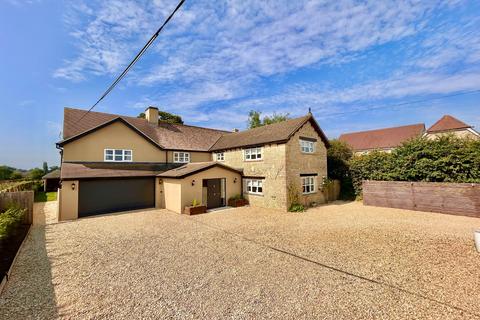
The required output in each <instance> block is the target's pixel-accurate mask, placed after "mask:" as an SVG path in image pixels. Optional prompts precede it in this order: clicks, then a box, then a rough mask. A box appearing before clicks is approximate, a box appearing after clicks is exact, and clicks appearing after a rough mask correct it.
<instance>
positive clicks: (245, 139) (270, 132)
mask: <svg viewBox="0 0 480 320" xmlns="http://www.w3.org/2000/svg"><path fill="white" fill-rule="evenodd" d="M307 121H311V123H312V125H313V126H314V128H315V129H316V130H317V132H318V134H319V135H320V137H321V138H322V140H323V141H324V143H325V144H326V145H327V146H328V145H329V142H328V139H327V137H326V136H325V134H324V133H323V131H322V130H321V129H320V127H319V126H318V124H317V122H316V121H315V119H314V118H313V117H312V116H311V115H310V114H309V115H306V116H303V117H300V118H295V119H290V120H287V121H283V122H279V123H274V124H270V125H266V126H262V127H258V128H254V129H250V130H245V131H240V132H234V133H229V134H225V135H223V136H222V137H221V138H220V139H218V141H217V142H216V143H215V144H214V145H213V147H212V148H211V150H212V151H215V150H226V149H232V148H239V147H247V146H255V145H263V144H267V143H275V142H284V141H287V140H288V139H289V138H290V137H291V136H292V135H293V134H294V133H295V132H297V130H298V129H300V128H301V127H302V126H303V125H304V124H305V123H306V122H307Z"/></svg>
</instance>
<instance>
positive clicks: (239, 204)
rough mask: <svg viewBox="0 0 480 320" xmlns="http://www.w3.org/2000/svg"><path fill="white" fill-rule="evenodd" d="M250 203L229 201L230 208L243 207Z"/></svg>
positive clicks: (236, 200) (237, 200) (235, 200)
mask: <svg viewBox="0 0 480 320" xmlns="http://www.w3.org/2000/svg"><path fill="white" fill-rule="evenodd" d="M247 204H248V201H247V200H245V199H229V200H228V206H230V207H234V208H236V207H243V206H244V205H247Z"/></svg>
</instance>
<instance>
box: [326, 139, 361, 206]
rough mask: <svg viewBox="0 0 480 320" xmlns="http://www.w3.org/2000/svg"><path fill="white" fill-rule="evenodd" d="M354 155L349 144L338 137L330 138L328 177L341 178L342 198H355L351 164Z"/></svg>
mask: <svg viewBox="0 0 480 320" xmlns="http://www.w3.org/2000/svg"><path fill="white" fill-rule="evenodd" d="M352 156H353V152H352V149H351V148H350V146H348V144H346V143H345V142H343V141H340V140H336V139H333V140H330V147H329V148H328V149H327V170H328V177H329V178H330V179H337V180H340V184H341V186H342V187H341V198H342V199H353V198H355V191H354V189H353V184H352V178H351V175H350V166H349V161H350V160H351V159H352Z"/></svg>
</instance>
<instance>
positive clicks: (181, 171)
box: [158, 161, 242, 179]
mask: <svg viewBox="0 0 480 320" xmlns="http://www.w3.org/2000/svg"><path fill="white" fill-rule="evenodd" d="M212 167H222V168H225V169H227V170H231V171H235V172H238V173H240V174H241V173H242V171H241V170H237V169H234V168H232V167H229V166H226V165H224V164H222V163H218V162H215V161H209V162H192V163H187V164H185V165H183V166H181V167H178V168H175V169H172V170H169V171H165V172H163V173H161V174H159V175H158V177H162V178H176V179H178V178H184V177H187V176H189V175H192V174H195V173H197V172H201V171H204V170H207V169H210V168H212Z"/></svg>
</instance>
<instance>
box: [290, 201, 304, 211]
mask: <svg viewBox="0 0 480 320" xmlns="http://www.w3.org/2000/svg"><path fill="white" fill-rule="evenodd" d="M288 211H290V212H303V211H305V207H304V206H303V204H299V203H292V205H291V206H290V208H288Z"/></svg>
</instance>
